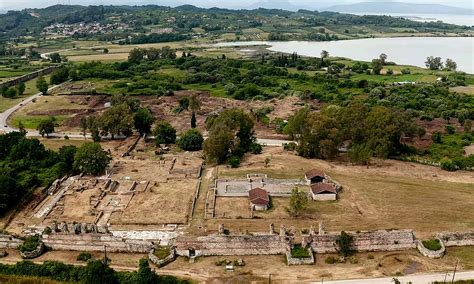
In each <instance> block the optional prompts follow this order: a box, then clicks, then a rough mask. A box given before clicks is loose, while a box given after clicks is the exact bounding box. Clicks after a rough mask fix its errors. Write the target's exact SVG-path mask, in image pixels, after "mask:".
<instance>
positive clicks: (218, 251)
mask: <svg viewBox="0 0 474 284" xmlns="http://www.w3.org/2000/svg"><path fill="white" fill-rule="evenodd" d="M175 246H176V253H177V255H180V256H187V257H189V256H192V254H193V253H194V255H195V256H211V255H273V254H284V253H286V250H287V248H288V241H287V240H286V239H285V238H280V236H279V235H276V234H274V235H270V234H267V235H250V234H246V235H218V234H214V235H209V236H200V237H191V236H182V237H178V238H177V239H176V240H175Z"/></svg>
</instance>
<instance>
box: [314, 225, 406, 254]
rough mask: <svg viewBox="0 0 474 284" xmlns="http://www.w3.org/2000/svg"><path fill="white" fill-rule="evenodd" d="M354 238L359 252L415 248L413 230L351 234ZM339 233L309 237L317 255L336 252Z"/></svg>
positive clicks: (355, 247)
mask: <svg viewBox="0 0 474 284" xmlns="http://www.w3.org/2000/svg"><path fill="white" fill-rule="evenodd" d="M350 234H351V235H352V236H353V237H354V249H355V250H357V251H395V250H406V249H411V248H414V247H415V236H414V235H413V231H412V230H379V231H373V232H360V233H350ZM338 236H339V233H328V234H321V235H320V234H315V235H311V236H309V242H311V248H312V249H313V251H314V252H317V253H333V252H336V238H337V237H338Z"/></svg>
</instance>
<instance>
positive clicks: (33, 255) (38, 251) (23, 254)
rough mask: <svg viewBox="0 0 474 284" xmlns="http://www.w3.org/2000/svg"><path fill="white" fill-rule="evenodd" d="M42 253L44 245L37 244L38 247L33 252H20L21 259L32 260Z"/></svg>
mask: <svg viewBox="0 0 474 284" xmlns="http://www.w3.org/2000/svg"><path fill="white" fill-rule="evenodd" d="M43 252H44V243H43V242H42V241H40V242H39V244H38V246H37V247H36V248H35V249H34V250H33V251H20V255H21V258H23V259H32V258H36V257H38V256H40V255H41V254H43Z"/></svg>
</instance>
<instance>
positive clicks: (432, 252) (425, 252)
mask: <svg viewBox="0 0 474 284" xmlns="http://www.w3.org/2000/svg"><path fill="white" fill-rule="evenodd" d="M438 240H439V243H440V245H441V249H439V250H436V251H435V250H429V249H427V248H426V247H425V246H424V245H423V242H421V241H419V240H416V241H415V243H416V248H417V249H418V251H419V252H420V253H421V254H422V255H423V256H426V257H429V258H441V257H443V255H444V252H445V251H446V248H445V246H444V244H443V241H442V240H440V239H438Z"/></svg>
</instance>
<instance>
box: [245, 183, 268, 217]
mask: <svg viewBox="0 0 474 284" xmlns="http://www.w3.org/2000/svg"><path fill="white" fill-rule="evenodd" d="M249 201H250V206H251V207H252V210H257V211H264V210H267V209H268V207H269V206H270V196H269V195H268V192H267V191H266V190H265V189H262V188H259V187H256V188H253V189H251V190H249Z"/></svg>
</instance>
